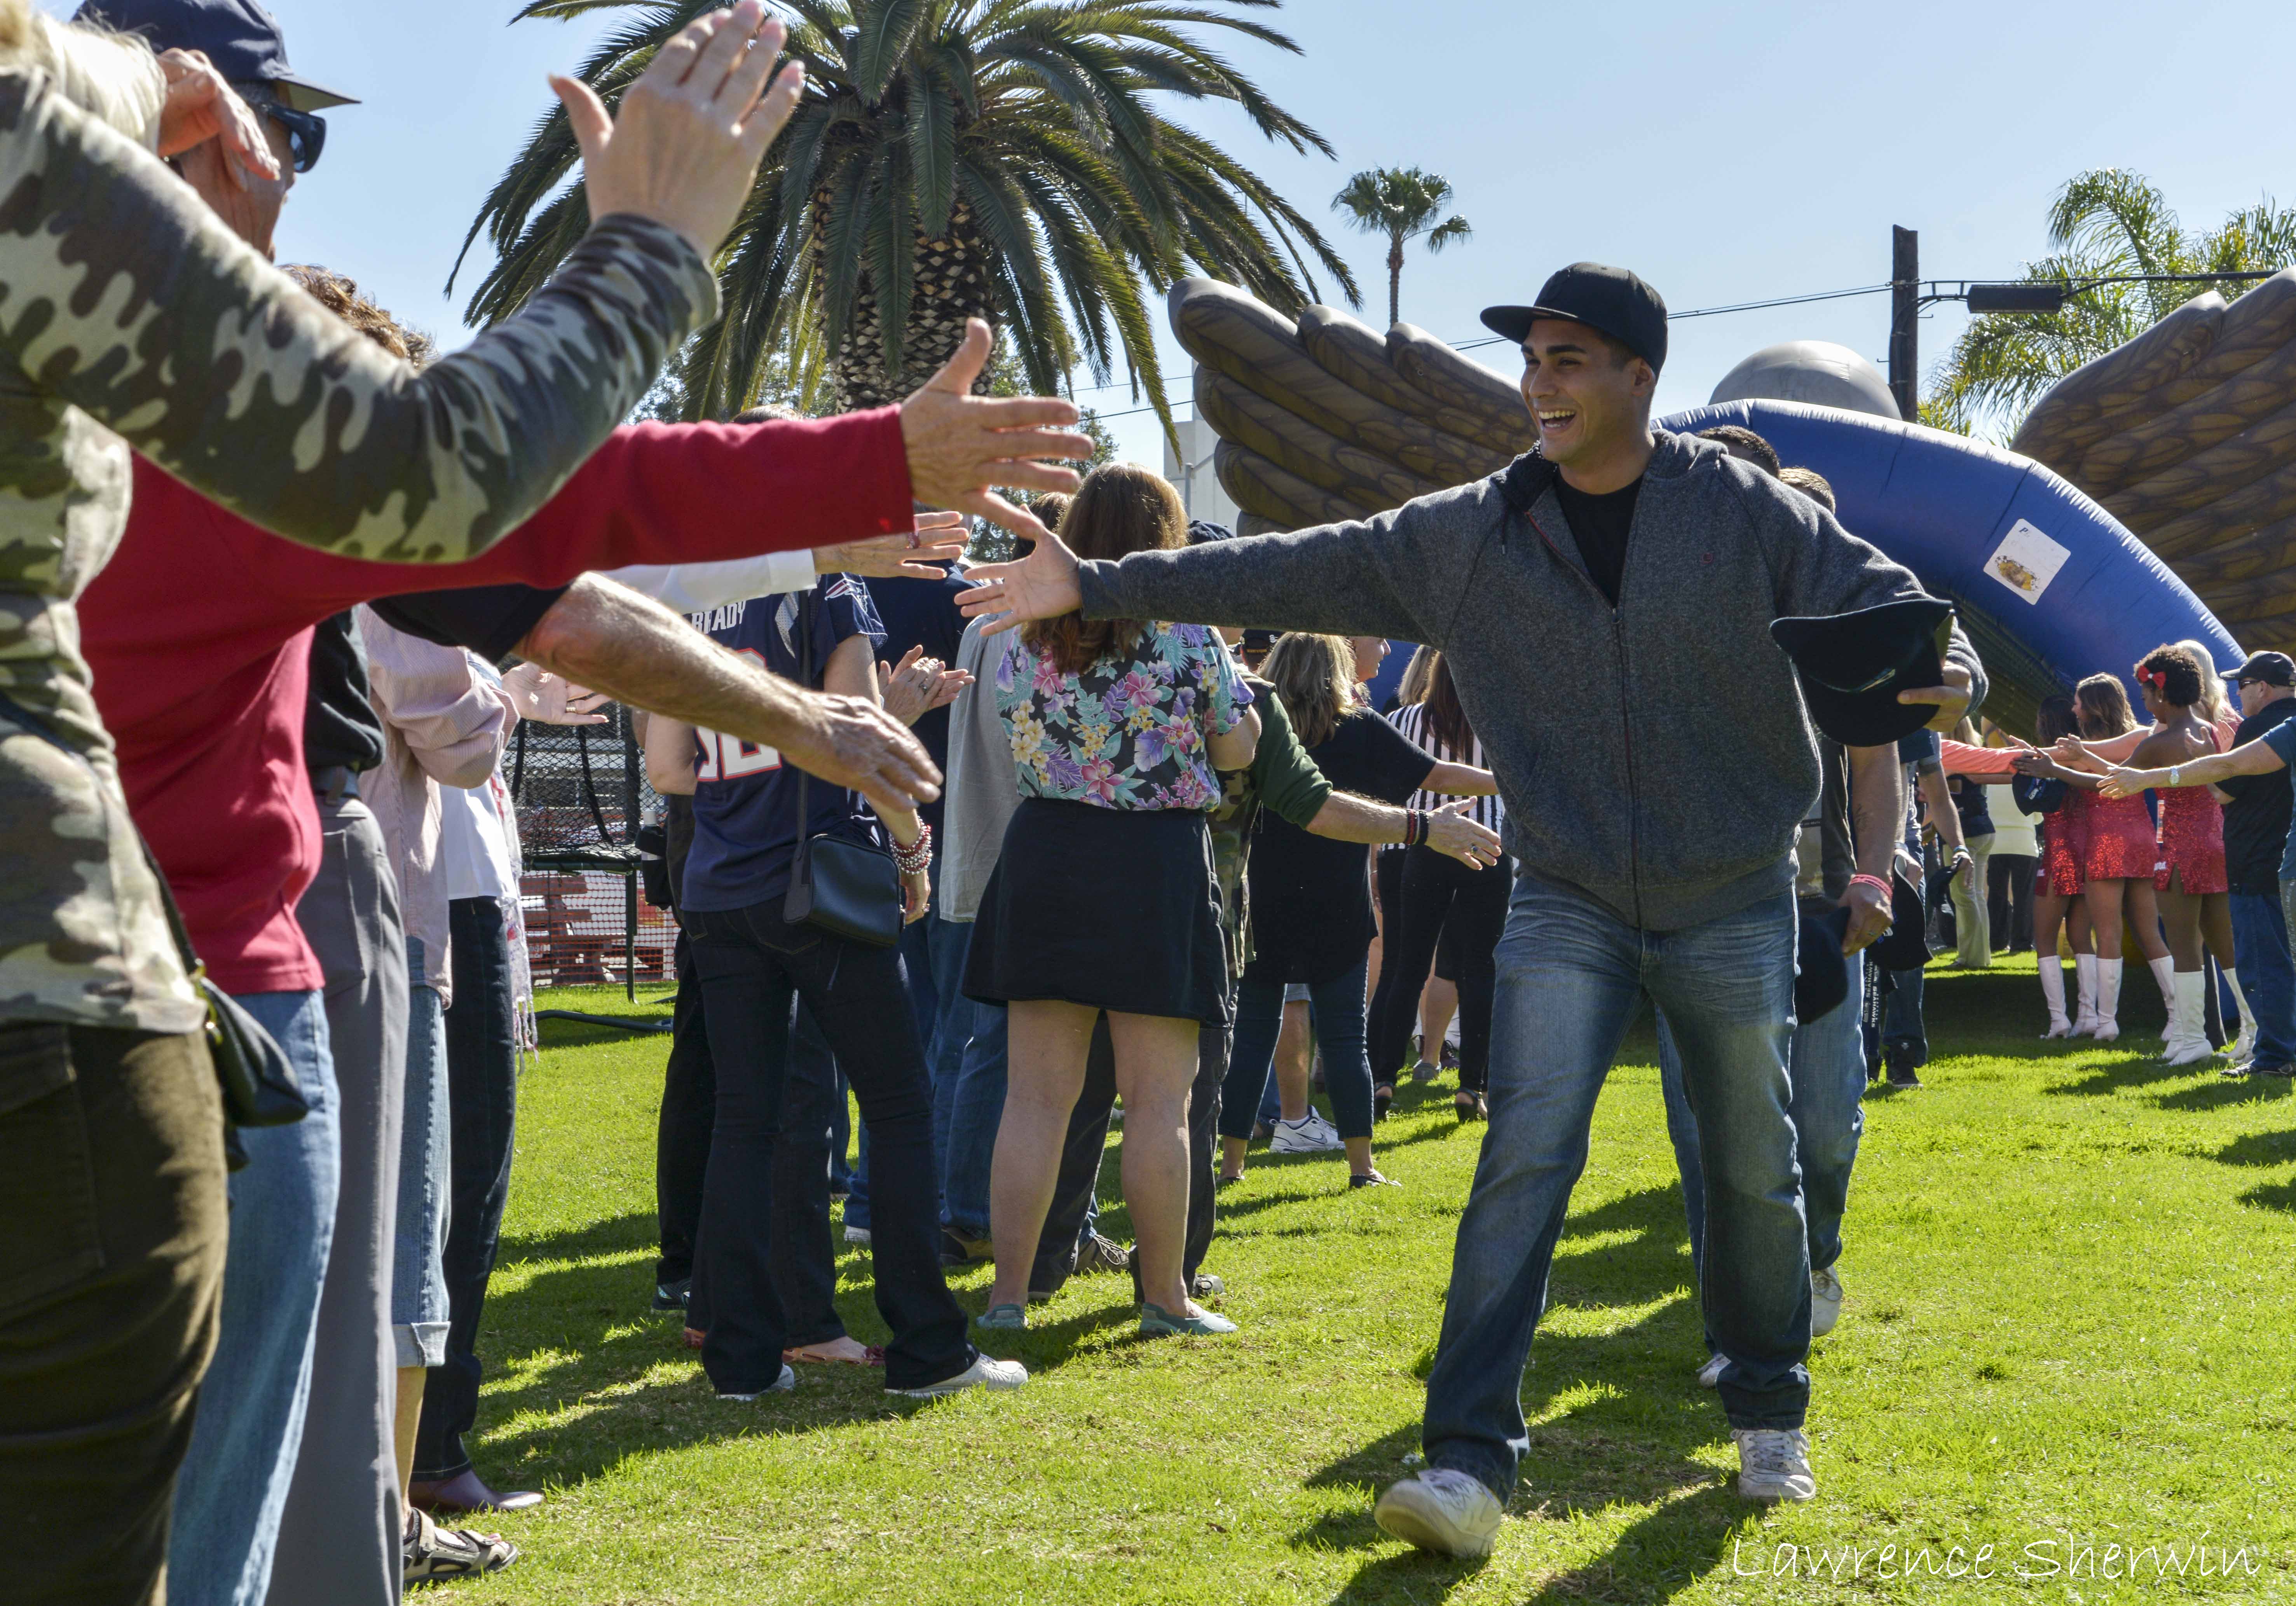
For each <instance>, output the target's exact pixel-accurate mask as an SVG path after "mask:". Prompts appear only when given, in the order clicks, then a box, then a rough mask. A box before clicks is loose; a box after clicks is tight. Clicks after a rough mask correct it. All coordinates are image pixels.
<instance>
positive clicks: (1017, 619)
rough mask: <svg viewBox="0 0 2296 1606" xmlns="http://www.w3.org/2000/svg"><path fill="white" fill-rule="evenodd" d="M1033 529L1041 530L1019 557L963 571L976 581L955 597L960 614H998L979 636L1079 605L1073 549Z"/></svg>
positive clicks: (1046, 532) (1056, 615)
mask: <svg viewBox="0 0 2296 1606" xmlns="http://www.w3.org/2000/svg"><path fill="white" fill-rule="evenodd" d="M1037 529H1039V530H1041V531H1043V533H1042V534H1041V535H1039V536H1037V537H1036V540H1037V544H1036V545H1034V546H1033V547H1031V548H1029V551H1028V552H1027V553H1025V554H1023V555H1022V556H1021V557H1019V558H1016V559H1014V560H1013V561H1012V562H1010V563H984V564H982V565H981V566H980V568H978V569H969V570H967V571H966V573H967V576H968V578H972V579H975V580H979V581H980V582H981V584H980V585H978V586H974V587H973V588H972V590H970V591H968V592H966V593H965V594H964V595H963V596H961V597H959V598H957V599H956V605H957V607H958V608H959V609H961V610H963V611H964V616H965V618H967V619H973V618H977V617H978V616H980V615H981V614H984V613H994V614H997V615H1000V616H1001V617H1000V618H998V619H996V620H995V621H994V622H993V623H991V624H990V625H989V626H988V628H987V629H986V630H984V631H983V632H981V634H982V635H1003V634H1004V633H1005V631H1007V630H1010V629H1012V628H1013V627H1015V626H1017V625H1024V624H1026V623H1028V622H1029V620H1030V619H1058V618H1060V616H1061V615H1062V614H1063V613H1073V612H1075V611H1076V610H1077V609H1078V608H1080V607H1082V606H1083V605H1084V593H1083V591H1082V590H1081V589H1080V588H1079V587H1078V584H1077V573H1078V568H1077V558H1076V553H1072V552H1070V550H1069V549H1068V548H1067V547H1066V546H1063V545H1062V544H1061V538H1060V537H1058V536H1056V535H1054V534H1053V532H1052V531H1051V530H1048V529H1045V527H1044V526H1043V525H1041V524H1039V525H1037Z"/></svg>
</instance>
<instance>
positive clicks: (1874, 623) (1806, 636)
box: [1770, 597, 1953, 747]
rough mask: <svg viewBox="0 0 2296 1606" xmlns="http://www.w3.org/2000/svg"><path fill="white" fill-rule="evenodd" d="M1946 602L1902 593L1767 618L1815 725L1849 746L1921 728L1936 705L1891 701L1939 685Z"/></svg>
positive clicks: (1948, 627) (1877, 743)
mask: <svg viewBox="0 0 2296 1606" xmlns="http://www.w3.org/2000/svg"><path fill="white" fill-rule="evenodd" d="M1952 635H1953V604H1952V603H1951V602H1941V601H1939V599H1938V598H1936V597H1908V598H1907V599H1906V600H1905V601H1903V602H1884V603H1882V605H1881V606H1880V607H1878V608H1861V609H1859V610H1857V612H1855V613H1837V614H1833V615H1832V616H1830V617H1825V618H1816V619H1773V620H1771V621H1770V637H1771V639H1772V640H1774V641H1775V642H1776V643H1778V645H1779V646H1781V647H1783V648H1784V649H1785V653H1786V656H1787V657H1788V658H1791V659H1792V660H1793V664H1794V668H1795V670H1796V671H1797V672H1798V673H1799V675H1800V677H1801V695H1802V701H1804V702H1806V703H1808V705H1809V717H1810V719H1811V720H1812V722H1813V723H1815V724H1816V726H1817V728H1818V729H1819V730H1821V731H1823V732H1825V733H1826V734H1827V735H1829V736H1831V737H1833V739H1834V740H1835V741H1836V742H1841V743H1843V744H1844V745H1845V746H1849V747H1886V746H1888V745H1889V744H1890V742H1895V741H1897V740H1898V738H1899V737H1901V736H1910V735H1912V734H1913V733H1915V731H1918V730H1920V729H1921V728H1922V727H1923V725H1927V724H1928V723H1929V722H1930V720H1931V718H1932V717H1934V716H1935V715H1936V713H1937V709H1935V708H1933V707H1931V705H1930V704H1928V703H1906V702H1899V701H1898V692H1916V691H1923V690H1926V689H1928V688H1929V687H1931V686H1936V685H1942V684H1945V650H1946V645H1947V643H1948V642H1949V641H1950V640H1951V639H1952Z"/></svg>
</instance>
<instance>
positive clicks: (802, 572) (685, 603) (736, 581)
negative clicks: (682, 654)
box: [599, 552, 814, 613]
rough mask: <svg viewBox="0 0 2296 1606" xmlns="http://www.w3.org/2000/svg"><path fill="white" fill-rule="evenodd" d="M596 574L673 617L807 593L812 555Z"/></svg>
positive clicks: (665, 565)
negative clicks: (755, 599) (649, 599)
mask: <svg viewBox="0 0 2296 1606" xmlns="http://www.w3.org/2000/svg"><path fill="white" fill-rule="evenodd" d="M599 572H600V573H602V574H603V575H604V576H605V578H607V579H610V580H613V581H616V582H618V583H619V584H621V585H624V586H628V587H629V588H630V589H631V590H632V591H635V592H638V593H641V594H644V595H646V596H650V597H652V599H653V600H654V601H655V602H660V604H661V605H662V606H663V607H665V608H668V609H669V610H672V611H673V612H677V613H707V612H708V611H709V610H710V609H712V608H723V607H724V606H726V603H728V602H743V601H746V600H747V599H748V598H750V597H753V596H780V595H782V594H784V593H786V592H792V591H808V590H810V589H812V586H813V581H814V568H813V553H810V552H769V553H766V554H764V555H763V556H762V557H755V558H726V559H725V560H723V561H718V562H714V563H632V564H630V565H628V566H627V567H626V568H622V569H602V570H600V571H599Z"/></svg>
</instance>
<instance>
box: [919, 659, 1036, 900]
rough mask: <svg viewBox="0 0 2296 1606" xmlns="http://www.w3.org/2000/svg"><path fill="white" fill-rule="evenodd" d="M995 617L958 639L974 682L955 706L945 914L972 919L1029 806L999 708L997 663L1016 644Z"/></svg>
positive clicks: (946, 807)
mask: <svg viewBox="0 0 2296 1606" xmlns="http://www.w3.org/2000/svg"><path fill="white" fill-rule="evenodd" d="M987 628H988V619H974V620H973V621H972V623H971V624H969V625H967V626H966V627H964V639H963V640H962V641H960V642H959V643H957V648H956V661H955V663H953V664H951V665H950V666H949V668H953V669H967V670H970V671H972V684H971V685H969V686H967V687H965V688H964V691H962V692H958V693H957V694H956V701H955V702H954V703H952V704H950V705H949V710H948V766H947V769H948V774H947V776H946V777H944V786H943V793H942V795H943V796H944V797H945V798H947V802H946V803H944V804H943V805H942V806H941V821H940V831H941V843H940V888H939V908H938V909H937V910H936V911H935V912H936V913H937V914H939V916H940V918H941V919H943V920H947V921H955V922H960V923H963V924H968V925H969V924H971V923H972V921H973V920H974V919H975V918H977V917H978V916H979V914H980V897H981V894H983V893H984V892H986V891H988V874H989V872H991V871H993V870H995V869H996V859H997V856H998V855H1000V854H1001V853H1003V852H1004V851H1005V826H1006V825H1008V824H1010V823H1012V819H1013V811H1014V810H1015V809H1017V808H1019V807H1021V778H1020V772H1019V771H1018V770H1017V769H1015V768H1014V767H1013V736H1012V733H1011V732H1010V731H1008V730H1007V729H1006V728H1005V717H1004V716H1003V715H1002V714H1000V713H998V712H997V709H996V666H997V665H999V664H1001V663H1003V662H1004V661H1005V651H1006V649H1007V648H1009V647H1010V646H1011V645H1012V643H1013V638H1012V637H1011V636H1009V635H982V634H981V632H983V631H984V630H986V629H987Z"/></svg>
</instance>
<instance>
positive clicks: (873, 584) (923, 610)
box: [863, 569, 972, 836]
mask: <svg viewBox="0 0 2296 1606" xmlns="http://www.w3.org/2000/svg"><path fill="white" fill-rule="evenodd" d="M863 584H864V585H865V586H868V587H869V600H870V601H871V602H874V603H875V604H876V605H877V618H878V620H879V622H880V623H881V624H882V625H883V627H884V630H885V640H884V643H883V645H881V646H880V647H879V648H878V649H877V656H878V657H879V658H880V659H881V660H883V661H884V662H886V663H889V664H898V663H899V662H900V661H901V660H902V658H903V657H904V656H906V654H907V652H908V650H909V649H910V648H912V647H922V648H923V649H924V650H925V656H926V657H927V658H937V659H939V660H940V663H941V668H944V669H950V668H955V667H956V649H957V643H959V642H961V641H962V640H963V639H964V614H962V613H960V612H958V611H957V608H956V599H957V598H959V597H961V596H963V595H964V594H965V593H966V592H968V591H970V590H972V582H971V581H970V580H967V579H966V578H964V576H963V575H961V574H959V573H957V572H956V571H955V570H954V569H952V570H950V571H949V574H948V577H947V578H946V579H939V580H921V579H913V578H909V577H907V576H900V577H897V578H892V579H870V580H865V581H864V582H863ZM948 715H949V711H948V709H945V708H942V709H933V710H931V712H930V713H928V714H926V715H925V717H923V718H922V719H920V720H918V721H917V723H916V726H915V730H916V736H917V740H918V741H919V742H923V743H924V748H925V751H926V752H928V753H931V755H932V761H933V762H934V763H935V764H937V765H939V766H940V767H941V768H942V769H944V770H946V769H947V767H948ZM944 802H945V799H940V798H935V799H933V800H932V801H931V802H930V803H922V804H919V805H918V807H917V817H918V818H919V819H922V821H923V822H924V823H926V824H928V825H930V826H931V827H932V828H933V832H934V834H935V835H936V836H938V835H939V832H940V819H941V809H942V807H944Z"/></svg>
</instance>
